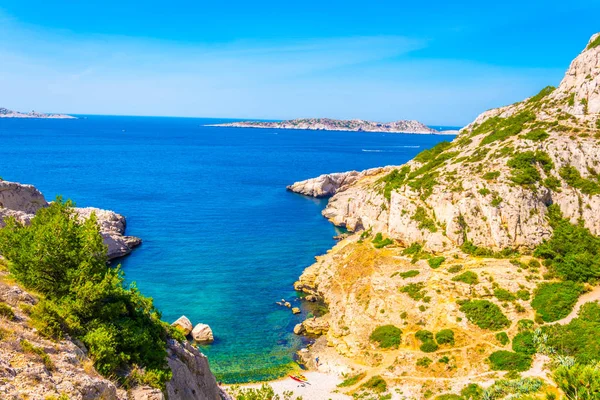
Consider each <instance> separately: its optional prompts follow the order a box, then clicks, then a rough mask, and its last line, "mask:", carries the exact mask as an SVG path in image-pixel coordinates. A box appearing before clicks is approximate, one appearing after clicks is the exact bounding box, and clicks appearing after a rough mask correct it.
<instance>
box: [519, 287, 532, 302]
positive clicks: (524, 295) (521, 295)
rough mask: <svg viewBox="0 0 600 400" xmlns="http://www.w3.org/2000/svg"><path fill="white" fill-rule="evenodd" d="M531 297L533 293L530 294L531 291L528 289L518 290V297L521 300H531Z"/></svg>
mask: <svg viewBox="0 0 600 400" xmlns="http://www.w3.org/2000/svg"><path fill="white" fill-rule="evenodd" d="M530 298H531V295H530V294H529V291H528V290H526V289H519V290H517V299H520V300H526V301H527V300H529V299H530Z"/></svg>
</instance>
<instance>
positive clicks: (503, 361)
mask: <svg viewBox="0 0 600 400" xmlns="http://www.w3.org/2000/svg"><path fill="white" fill-rule="evenodd" d="M488 360H489V361H490V365H491V368H492V370H494V371H527V370H528V369H529V368H531V362H532V359H531V356H528V355H526V354H521V353H513V352H511V351H506V350H499V351H495V352H493V353H492V354H490V357H489V358H488Z"/></svg>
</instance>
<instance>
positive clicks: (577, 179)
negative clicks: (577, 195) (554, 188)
mask: <svg viewBox="0 0 600 400" xmlns="http://www.w3.org/2000/svg"><path fill="white" fill-rule="evenodd" d="M558 174H559V175H560V177H561V178H563V179H564V180H565V182H567V183H568V184H569V185H570V186H572V187H574V188H576V189H579V190H581V193H584V194H589V195H594V194H598V193H600V185H599V184H598V182H595V181H592V180H590V179H586V178H584V177H582V176H581V174H580V173H579V170H577V168H575V167H573V166H570V165H567V166H564V167H562V168H561V169H559V170H558Z"/></svg>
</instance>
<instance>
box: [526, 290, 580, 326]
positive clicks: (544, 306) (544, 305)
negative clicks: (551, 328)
mask: <svg viewBox="0 0 600 400" xmlns="http://www.w3.org/2000/svg"><path fill="white" fill-rule="evenodd" d="M583 291H584V289H583V285H582V284H581V283H576V282H572V281H565V282H553V283H548V282H545V283H542V284H540V285H539V286H538V288H537V289H536V291H535V294H534V297H533V300H532V301H531V307H533V309H534V310H536V311H537V312H538V314H539V315H540V316H541V317H542V320H543V321H544V322H553V321H558V320H559V319H561V318H564V317H566V316H567V315H569V313H570V312H571V310H573V306H575V303H577V299H579V296H581V294H582V293H583Z"/></svg>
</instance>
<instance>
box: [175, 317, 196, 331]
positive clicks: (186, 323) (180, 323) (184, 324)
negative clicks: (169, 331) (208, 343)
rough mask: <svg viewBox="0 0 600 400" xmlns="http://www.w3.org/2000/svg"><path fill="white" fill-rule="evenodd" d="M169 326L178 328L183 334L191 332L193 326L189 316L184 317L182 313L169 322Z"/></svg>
mask: <svg viewBox="0 0 600 400" xmlns="http://www.w3.org/2000/svg"><path fill="white" fill-rule="evenodd" d="M171 326H175V327H177V328H180V329H181V331H182V332H183V334H184V335H185V336H187V335H189V334H190V333H191V332H192V328H193V325H192V321H190V320H189V318H188V317H186V316H185V315H182V316H181V317H179V318H178V319H177V321H175V322H173V323H172V324H171Z"/></svg>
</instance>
